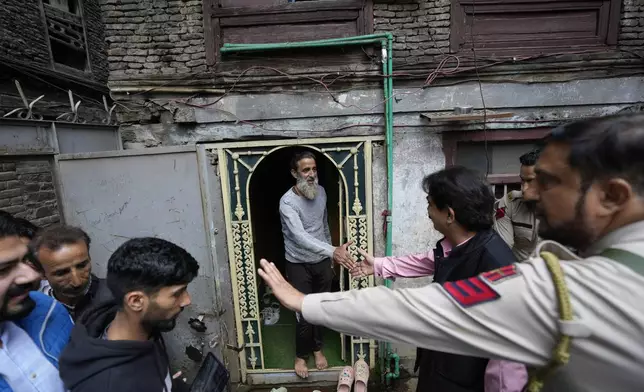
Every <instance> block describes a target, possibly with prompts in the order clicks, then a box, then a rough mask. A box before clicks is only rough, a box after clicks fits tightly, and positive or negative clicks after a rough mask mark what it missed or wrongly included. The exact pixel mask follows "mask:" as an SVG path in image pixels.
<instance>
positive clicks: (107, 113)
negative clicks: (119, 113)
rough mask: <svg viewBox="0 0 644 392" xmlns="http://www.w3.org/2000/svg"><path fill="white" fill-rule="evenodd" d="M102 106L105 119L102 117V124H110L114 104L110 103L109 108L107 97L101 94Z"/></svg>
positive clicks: (114, 107)
mask: <svg viewBox="0 0 644 392" xmlns="http://www.w3.org/2000/svg"><path fill="white" fill-rule="evenodd" d="M103 107H104V108H105V119H103V124H105V125H110V124H111V123H112V112H114V109H116V104H114V105H112V107H111V108H108V106H107V98H105V95H103Z"/></svg>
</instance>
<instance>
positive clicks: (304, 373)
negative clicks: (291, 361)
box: [295, 357, 317, 378]
mask: <svg viewBox="0 0 644 392" xmlns="http://www.w3.org/2000/svg"><path fill="white" fill-rule="evenodd" d="M316 358H317V357H316ZM295 374H297V375H298V376H299V377H301V378H307V377H308V376H309V368H308V366H306V360H305V359H302V358H295Z"/></svg>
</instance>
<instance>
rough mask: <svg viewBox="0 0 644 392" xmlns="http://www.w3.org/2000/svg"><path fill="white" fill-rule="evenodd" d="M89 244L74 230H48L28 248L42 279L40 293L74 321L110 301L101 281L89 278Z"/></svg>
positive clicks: (74, 228)
mask: <svg viewBox="0 0 644 392" xmlns="http://www.w3.org/2000/svg"><path fill="white" fill-rule="evenodd" d="M90 243H91V240H90V238H89V236H88V235H87V233H85V232H84V231H83V230H82V229H80V228H78V227H73V226H52V227H48V228H46V229H44V230H42V231H41V232H40V233H39V234H38V235H37V236H36V238H35V240H34V241H33V244H32V247H33V249H34V250H35V253H36V256H37V257H38V260H39V261H40V263H41V264H42V266H43V271H44V274H45V278H46V280H43V281H42V282H41V284H40V291H42V292H43V293H45V294H47V295H49V296H50V297H53V298H56V299H57V300H58V301H60V303H62V304H63V305H65V307H66V308H67V310H68V311H69V314H70V315H71V316H72V318H73V319H74V321H76V320H78V319H79V318H80V316H81V315H82V313H83V312H85V311H86V310H87V309H89V308H90V307H91V306H93V305H94V304H96V303H98V302H101V301H105V300H108V299H109V298H110V297H111V294H110V291H109V289H108V288H107V286H106V285H105V280H104V279H99V278H97V277H96V275H94V274H92V260H91V258H90V255H89V245H90Z"/></svg>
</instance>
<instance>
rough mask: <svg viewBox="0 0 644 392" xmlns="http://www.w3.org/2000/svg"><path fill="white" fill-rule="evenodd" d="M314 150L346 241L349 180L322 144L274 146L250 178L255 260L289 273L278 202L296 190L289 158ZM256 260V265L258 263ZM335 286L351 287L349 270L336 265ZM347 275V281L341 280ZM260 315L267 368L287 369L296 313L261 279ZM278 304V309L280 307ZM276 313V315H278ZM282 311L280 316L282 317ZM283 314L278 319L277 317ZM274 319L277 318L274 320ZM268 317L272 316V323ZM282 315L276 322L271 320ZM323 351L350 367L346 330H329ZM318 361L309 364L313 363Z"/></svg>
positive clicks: (338, 239) (336, 236)
mask: <svg viewBox="0 0 644 392" xmlns="http://www.w3.org/2000/svg"><path fill="white" fill-rule="evenodd" d="M302 151H310V152H312V153H313V154H314V155H315V157H316V163H317V167H318V178H319V182H320V186H322V187H323V188H324V189H325V190H326V194H327V219H328V223H329V229H330V232H331V239H332V242H331V243H332V244H334V245H337V244H341V243H343V240H344V236H343V233H342V232H341V231H342V230H341V220H340V218H341V213H340V208H339V204H340V199H341V198H342V197H341V195H343V194H346V179H345V178H344V177H343V176H342V175H341V174H342V173H341V172H340V171H339V170H338V168H337V167H336V165H335V164H334V163H333V161H331V160H330V159H329V158H328V157H327V156H325V155H324V154H323V153H321V152H320V151H319V149H316V148H312V147H310V146H286V147H279V148H275V149H273V150H272V151H271V152H270V153H269V154H268V155H267V156H265V157H263V158H262V159H261V160H260V161H259V162H258V164H257V166H256V167H255V169H254V170H253V172H252V173H251V176H250V178H249V181H248V195H249V200H250V220H251V227H252V234H253V250H254V253H255V262H256V263H257V264H258V260H259V259H261V258H265V259H267V260H270V261H272V262H274V263H275V265H276V266H277V267H278V269H280V271H281V272H282V273H283V274H284V273H285V264H286V263H285V259H284V239H283V234H282V226H281V221H280V213H279V202H280V199H281V198H282V196H283V195H284V194H285V193H286V192H291V191H292V190H291V189H292V187H293V185H294V179H293V177H292V175H291V173H290V161H291V159H292V156H293V155H294V154H295V153H297V152H302ZM257 264H256V266H258V265H257ZM335 267H336V268H334V271H335V279H334V284H333V289H332V291H339V290H340V288H341V286H343V287H348V272H347V271H345V270H343V269H341V268H339V266H335ZM341 280H342V283H343V284H340V281H341ZM257 294H258V298H259V308H260V315H261V316H260V319H261V320H262V321H263V322H262V349H263V354H264V366H265V367H266V368H268V369H288V368H290V367H292V366H293V361H294V359H295V326H296V319H295V314H294V313H293V312H292V311H290V310H288V309H285V308H283V307H281V306H279V303H278V302H277V300H276V299H275V298H274V297H273V296H272V295H270V293H267V289H266V286H265V285H264V283H263V282H262V281H261V279H259V280H258V281H257ZM275 309H279V310H278V311H277V312H275ZM273 313H275V315H274V314H273ZM277 315H278V316H277ZM277 317H279V318H277ZM271 319H273V320H271ZM267 320H269V321H268V322H267ZM274 320H277V321H276V322H275V324H272V322H273V321H274ZM323 340H324V354H325V355H326V357H327V360H328V362H329V366H330V367H334V366H345V365H346V364H347V362H346V361H345V360H344V359H345V358H347V357H346V355H345V352H346V347H343V341H344V339H342V337H341V335H340V334H339V333H337V332H334V331H331V330H327V329H324V339H323ZM313 365H314V364H313V363H309V367H310V368H313V367H314V366H313Z"/></svg>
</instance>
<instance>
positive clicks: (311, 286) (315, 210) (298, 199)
mask: <svg viewBox="0 0 644 392" xmlns="http://www.w3.org/2000/svg"><path fill="white" fill-rule="evenodd" d="M291 175H292V176H293V178H294V179H295V180H296V184H295V186H293V187H292V188H290V189H289V190H288V191H287V192H286V193H285V194H284V196H282V198H281V199H280V220H281V222H282V233H283V235H284V250H285V258H286V276H287V278H288V280H289V281H290V282H291V284H292V285H293V286H294V287H296V288H297V289H298V290H299V291H301V292H303V293H306V294H312V293H324V292H329V291H331V284H332V282H333V264H332V263H333V262H335V263H337V264H340V265H342V266H344V267H345V268H347V269H348V270H352V269H354V268H355V260H354V259H353V258H352V257H351V255H350V253H349V251H348V249H347V248H348V247H349V245H351V243H350V242H347V243H345V244H343V245H341V246H338V247H334V246H333V245H331V232H330V230H329V222H328V218H327V208H326V201H327V197H326V192H325V191H324V188H323V187H322V186H321V185H319V184H318V170H317V165H316V160H315V155H314V154H313V153H312V152H310V151H301V152H298V153H296V154H295V155H294V156H293V158H292V159H291ZM296 318H297V326H296V336H295V351H296V352H295V355H296V358H295V373H296V374H297V375H298V376H299V377H302V378H307V377H308V375H309V371H308V366H307V360H308V358H309V355H310V354H311V352H313V355H314V356H315V366H316V367H317V369H319V370H322V369H325V368H327V367H328V363H327V360H326V357H325V356H324V354H323V353H322V343H323V342H322V327H318V326H314V325H311V324H309V323H308V322H307V321H306V320H304V318H303V317H302V315H301V314H300V313H296Z"/></svg>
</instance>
